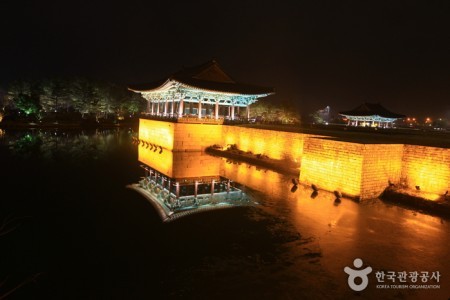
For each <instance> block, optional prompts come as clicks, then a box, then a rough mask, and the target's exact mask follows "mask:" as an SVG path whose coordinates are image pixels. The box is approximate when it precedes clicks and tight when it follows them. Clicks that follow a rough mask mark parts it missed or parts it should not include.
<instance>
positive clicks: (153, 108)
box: [152, 102, 155, 115]
mask: <svg viewBox="0 0 450 300" xmlns="http://www.w3.org/2000/svg"><path fill="white" fill-rule="evenodd" d="M154 113H155V103H154V102H152V115H153V114H154Z"/></svg>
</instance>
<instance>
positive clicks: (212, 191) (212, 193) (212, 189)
mask: <svg viewBox="0 0 450 300" xmlns="http://www.w3.org/2000/svg"><path fill="white" fill-rule="evenodd" d="M214 183H215V181H214V179H213V180H212V181H211V200H212V197H213V196H214Z"/></svg>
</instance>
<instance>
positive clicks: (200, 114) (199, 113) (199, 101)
mask: <svg viewBox="0 0 450 300" xmlns="http://www.w3.org/2000/svg"><path fill="white" fill-rule="evenodd" d="M197 116H198V118H199V119H201V118H202V99H198V114H197Z"/></svg>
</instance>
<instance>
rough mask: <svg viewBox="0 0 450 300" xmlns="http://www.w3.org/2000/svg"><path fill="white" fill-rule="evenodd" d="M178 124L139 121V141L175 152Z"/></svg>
mask: <svg viewBox="0 0 450 300" xmlns="http://www.w3.org/2000/svg"><path fill="white" fill-rule="evenodd" d="M175 125H176V123H171V122H162V121H155V120H147V119H139V139H141V140H144V141H146V142H149V143H152V144H156V145H158V146H161V147H163V148H165V149H168V150H173V144H174V142H173V141H174V132H175Z"/></svg>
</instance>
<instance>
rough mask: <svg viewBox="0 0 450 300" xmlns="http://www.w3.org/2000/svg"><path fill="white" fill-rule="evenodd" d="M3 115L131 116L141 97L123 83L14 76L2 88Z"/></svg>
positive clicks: (140, 104)
mask: <svg viewBox="0 0 450 300" xmlns="http://www.w3.org/2000/svg"><path fill="white" fill-rule="evenodd" d="M0 104H1V105H2V107H1V111H2V115H3V116H4V117H6V116H8V115H19V116H23V117H33V118H36V119H39V120H41V119H45V118H48V117H50V116H53V117H54V116H58V117H59V118H63V119H64V117H67V116H69V115H79V116H80V117H81V118H95V119H96V120H97V121H98V120H100V119H108V118H109V119H113V118H119V119H121V118H125V117H130V116H134V115H135V114H137V113H138V112H140V111H142V110H143V109H144V108H145V100H144V99H143V98H142V97H141V96H140V95H139V94H136V93H133V92H131V91H128V90H127V88H126V87H125V86H121V85H117V84H113V83H107V82H100V81H94V80H88V79H86V78H80V77H76V78H70V79H61V78H51V79H43V80H33V81H30V80H17V81H14V82H12V83H11V84H9V85H8V86H7V88H6V90H5V91H4V95H3V101H2V103H0Z"/></svg>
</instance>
